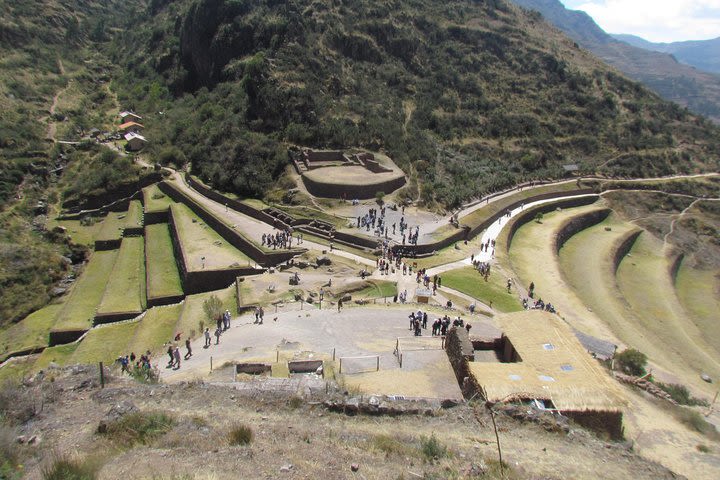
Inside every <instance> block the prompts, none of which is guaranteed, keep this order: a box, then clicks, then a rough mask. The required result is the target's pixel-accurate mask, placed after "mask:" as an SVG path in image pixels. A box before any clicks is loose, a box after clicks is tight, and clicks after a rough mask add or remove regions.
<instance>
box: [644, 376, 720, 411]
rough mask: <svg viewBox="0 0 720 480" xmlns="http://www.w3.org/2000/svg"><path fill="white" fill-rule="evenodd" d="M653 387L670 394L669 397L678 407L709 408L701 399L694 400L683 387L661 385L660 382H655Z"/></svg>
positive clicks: (673, 384) (672, 384) (668, 384)
mask: <svg viewBox="0 0 720 480" xmlns="http://www.w3.org/2000/svg"><path fill="white" fill-rule="evenodd" d="M655 385H657V386H658V387H660V388H661V389H663V390H664V391H666V392H667V393H669V394H670V397H671V398H672V399H673V400H675V401H676V402H677V403H679V404H680V405H690V406H695V405H699V406H703V407H707V406H709V404H708V402H707V401H705V400H703V399H701V398H696V397H693V396H692V395H690V391H689V390H688V389H687V387H685V385H679V384H676V383H662V382H655Z"/></svg>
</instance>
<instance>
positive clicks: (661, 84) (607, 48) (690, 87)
mask: <svg viewBox="0 0 720 480" xmlns="http://www.w3.org/2000/svg"><path fill="white" fill-rule="evenodd" d="M513 2H514V3H515V4H517V5H519V6H521V7H523V8H526V9H530V10H535V11H538V12H540V13H541V14H542V15H543V17H544V18H546V19H547V20H548V21H549V22H551V23H552V24H554V25H555V26H556V27H557V28H559V29H560V30H562V31H563V32H565V33H566V34H567V35H568V36H569V37H570V38H572V39H574V40H575V41H576V42H578V43H579V44H580V46H582V47H583V48H586V49H588V50H590V51H591V52H593V53H594V54H595V55H597V56H598V57H599V58H601V59H603V60H604V61H606V62H607V63H608V64H610V65H612V66H614V67H615V68H617V69H618V70H620V71H622V72H623V73H625V74H626V75H628V76H629V77H630V78H632V79H633V80H636V81H639V82H641V83H643V84H644V85H646V86H648V87H649V88H651V89H652V90H654V91H655V92H657V93H658V94H659V95H660V96H661V97H663V98H665V99H666V100H670V101H674V102H677V103H679V104H681V105H683V106H685V107H687V108H689V109H690V110H691V111H693V112H695V113H699V114H701V115H705V116H707V117H708V118H710V119H711V120H712V121H714V122H715V123H720V75H717V74H715V73H712V72H708V71H701V70H698V69H696V68H694V67H692V66H689V65H686V64H683V63H680V62H679V61H678V59H677V58H676V57H674V56H672V55H670V54H669V53H665V52H659V51H650V50H646V49H644V48H640V47H639V46H637V45H631V44H630V43H625V42H624V41H620V40H617V39H616V38H614V37H613V36H612V35H610V34H608V33H606V32H605V31H603V30H602V29H601V28H600V27H599V26H598V25H597V24H596V23H595V21H594V20H592V18H591V17H590V16H589V15H588V14H587V13H585V12H582V11H577V10H569V9H567V8H565V6H564V5H563V4H562V3H560V1H559V0H513Z"/></svg>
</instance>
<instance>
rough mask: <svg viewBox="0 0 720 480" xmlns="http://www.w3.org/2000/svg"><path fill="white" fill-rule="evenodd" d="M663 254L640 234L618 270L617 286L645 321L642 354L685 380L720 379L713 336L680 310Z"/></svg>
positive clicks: (656, 244)
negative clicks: (710, 339) (711, 343)
mask: <svg viewBox="0 0 720 480" xmlns="http://www.w3.org/2000/svg"><path fill="white" fill-rule="evenodd" d="M663 252H664V250H663V245H662V241H661V240H658V239H657V238H655V237H652V236H650V235H641V236H640V237H639V239H638V241H636V242H635V245H633V248H632V250H631V251H630V254H629V255H628V256H626V257H625V258H624V259H623V261H622V262H621V263H620V267H619V268H618V271H617V283H618V287H619V289H620V291H621V292H622V294H623V297H624V298H625V300H626V301H627V303H628V304H629V307H630V308H631V309H632V312H633V314H634V317H635V318H637V319H638V320H639V321H640V322H641V323H640V325H638V327H639V330H640V331H641V332H642V336H641V337H640V339H638V340H640V341H643V344H644V345H643V346H644V347H645V350H643V351H644V353H646V354H647V355H648V356H649V357H650V358H651V359H653V360H654V361H656V362H657V363H658V364H660V365H662V366H664V367H665V368H666V369H668V370H670V371H673V370H676V371H677V370H681V371H683V373H684V374H686V375H687V379H686V381H697V379H698V376H699V374H700V372H701V371H705V372H707V373H708V374H710V375H712V376H717V375H720V357H718V356H717V353H716V352H715V351H714V350H713V349H712V348H711V347H710V346H709V345H708V342H707V340H706V336H707V335H708V334H709V333H710V332H702V331H700V330H699V329H698V327H697V326H696V325H695V324H694V323H693V322H692V321H691V320H690V319H689V318H688V315H687V314H686V313H685V311H684V310H683V308H682V306H681V305H680V303H679V301H678V299H677V296H676V294H675V289H674V288H673V285H672V281H671V278H670V274H669V271H670V270H669V261H668V259H667V258H666V257H665V256H664V254H663ZM638 348H640V349H641V350H642V348H643V347H642V346H639V347H638ZM710 372H712V373H710ZM693 373H694V375H693Z"/></svg>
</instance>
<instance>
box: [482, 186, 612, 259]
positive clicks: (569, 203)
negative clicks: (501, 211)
mask: <svg viewBox="0 0 720 480" xmlns="http://www.w3.org/2000/svg"><path fill="white" fill-rule="evenodd" d="M599 198H600V197H599V196H598V195H593V196H586V197H578V198H567V199H564V200H559V201H557V202H548V203H543V204H542V205H537V206H535V207H532V208H529V209H527V210H525V211H524V212H522V213H520V214H518V215H516V216H515V218H513V219H512V220H511V221H510V224H509V225H508V226H507V227H506V228H507V234H506V235H507V237H506V238H507V240H506V241H505V251H506V252H507V251H510V245H511V244H512V240H513V237H514V236H515V233H517V231H518V230H519V229H520V227H522V226H523V225H525V224H527V223H529V222H531V221H533V220H534V219H535V217H536V216H537V214H538V213H542V214H545V213H549V212H552V211H554V210H557V209H558V208H561V209H564V208H573V207H582V206H585V205H590V204H592V203H595V202H597V201H598V199H599ZM497 218H499V217H497ZM497 218H496V219H497Z"/></svg>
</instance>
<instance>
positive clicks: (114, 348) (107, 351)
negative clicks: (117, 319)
mask: <svg viewBox="0 0 720 480" xmlns="http://www.w3.org/2000/svg"><path fill="white" fill-rule="evenodd" d="M139 324H140V322H138V321H130V322H121V323H113V324H109V325H103V326H100V327H97V328H93V329H92V330H90V332H89V333H88V334H87V335H86V336H85V338H83V339H82V340H81V341H80V344H79V345H78V347H77V349H76V350H75V352H74V353H73V354H72V355H71V356H70V357H69V358H68V360H67V361H68V363H97V362H105V363H106V364H109V363H112V362H113V361H115V359H117V357H119V356H120V355H125V354H130V352H129V351H128V344H129V342H130V339H132V338H133V334H134V332H135V329H136V328H138V325H139Z"/></svg>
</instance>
